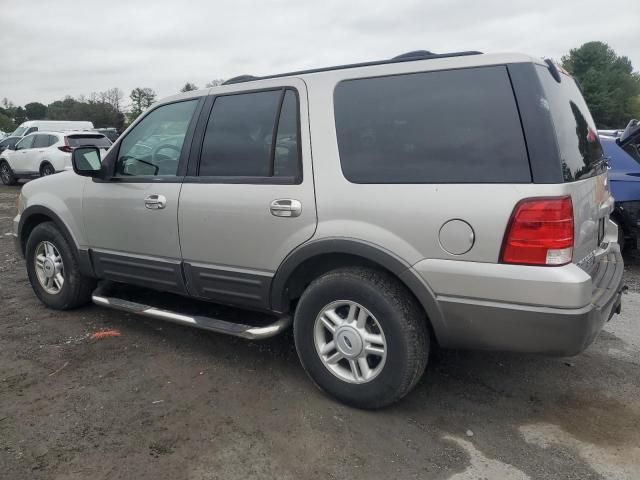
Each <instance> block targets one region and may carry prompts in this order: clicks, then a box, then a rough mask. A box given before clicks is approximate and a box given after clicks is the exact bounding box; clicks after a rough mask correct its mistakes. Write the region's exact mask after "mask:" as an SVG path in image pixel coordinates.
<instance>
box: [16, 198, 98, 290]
mask: <svg viewBox="0 0 640 480" xmlns="http://www.w3.org/2000/svg"><path fill="white" fill-rule="evenodd" d="M34 215H43V216H45V217H47V218H49V219H50V220H51V221H52V222H53V223H54V224H55V226H56V227H57V228H58V230H60V232H61V233H62V235H63V236H64V238H65V239H66V240H67V242H69V245H71V247H72V248H73V249H74V251H75V252H76V259H77V260H78V266H79V268H80V272H81V273H82V274H83V275H86V276H89V277H95V273H94V271H93V265H92V263H91V256H90V255H89V251H88V250H85V249H81V248H80V247H79V246H78V242H76V239H75V238H74V237H73V235H72V234H71V231H70V230H69V228H67V225H66V224H65V223H64V221H63V220H62V219H61V218H60V216H59V215H58V214H57V213H55V212H54V211H53V210H51V209H50V208H47V207H45V206H42V205H31V206H30V207H27V208H25V209H24V210H23V211H22V213H21V214H20V222H19V223H18V245H19V246H20V253H21V254H22V256H23V257H24V256H25V251H24V247H25V245H26V240H27V239H26V238H23V232H24V226H25V224H26V223H27V222H28V220H29V219H30V218H31V217H33V216H34Z"/></svg>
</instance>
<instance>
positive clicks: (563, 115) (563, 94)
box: [536, 65, 603, 182]
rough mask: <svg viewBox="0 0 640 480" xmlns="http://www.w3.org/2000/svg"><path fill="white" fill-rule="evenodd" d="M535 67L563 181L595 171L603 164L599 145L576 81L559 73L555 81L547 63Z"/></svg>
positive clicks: (569, 180) (594, 126)
mask: <svg viewBox="0 0 640 480" xmlns="http://www.w3.org/2000/svg"><path fill="white" fill-rule="evenodd" d="M536 68H538V76H539V77H540V81H541V82H542V88H543V89H544V93H545V95H546V97H547V98H546V105H545V106H547V107H548V108H549V111H550V112H551V119H552V120H553V127H554V129H555V132H556V137H557V139H558V149H559V151H560V157H561V161H562V173H563V176H564V180H565V182H573V181H575V180H581V179H583V178H588V177H592V176H594V175H597V174H598V173H599V172H600V168H601V167H602V162H601V160H602V158H603V153H602V146H601V145H600V140H599V139H598V134H597V131H596V125H595V123H594V121H593V118H591V113H590V112H589V108H588V107H587V104H586V103H585V101H584V98H582V94H581V93H580V90H579V89H578V85H577V84H576V82H575V81H574V80H573V78H571V77H569V76H567V75H562V74H561V75H560V77H561V81H560V83H558V82H556V81H555V79H554V78H553V77H552V76H551V74H550V73H549V69H548V68H547V67H543V66H541V65H538V66H537V67H536Z"/></svg>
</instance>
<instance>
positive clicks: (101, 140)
mask: <svg viewBox="0 0 640 480" xmlns="http://www.w3.org/2000/svg"><path fill="white" fill-rule="evenodd" d="M67 141H68V142H69V146H70V147H109V146H111V140H109V139H108V138H107V137H105V136H104V135H69V136H68V137H67Z"/></svg>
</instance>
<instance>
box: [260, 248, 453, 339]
mask: <svg viewBox="0 0 640 480" xmlns="http://www.w3.org/2000/svg"><path fill="white" fill-rule="evenodd" d="M331 253H336V254H348V255H353V256H357V257H361V258H364V259H366V260H369V261H371V262H374V263H376V264H378V265H380V266H381V267H383V268H385V269H386V270H389V271H390V272H391V273H393V274H394V275H395V276H396V277H398V279H399V280H400V281H401V282H402V283H403V284H404V285H405V286H406V287H407V288H408V289H409V290H410V291H411V293H412V294H413V295H414V296H415V297H416V298H417V299H418V301H419V302H420V304H421V305H422V307H423V309H424V311H425V313H426V314H427V316H428V318H429V321H430V322H431V326H432V327H433V329H434V333H435V334H436V337H438V336H439V333H444V332H445V325H444V320H443V316H442V311H441V310H440V307H439V306H438V302H437V301H436V296H435V294H434V292H433V290H432V289H431V288H430V287H429V285H428V284H427V283H426V282H425V281H424V280H423V279H422V277H420V276H419V274H418V273H417V272H416V271H415V270H413V269H412V268H411V265H410V264H409V263H407V262H406V261H404V260H403V259H401V258H400V257H398V256H397V255H395V254H394V253H392V252H390V251H389V250H387V249H385V248H383V247H381V246H378V245H376V244H373V243H370V242H366V241H363V240H359V239H355V238H348V237H329V238H323V239H320V240H313V241H311V242H308V243H304V244H302V245H300V246H299V247H297V248H296V249H295V250H293V251H292V252H291V253H290V254H289V255H288V256H287V257H286V258H285V259H284V260H283V261H282V263H281V264H280V266H279V267H278V270H277V271H276V273H275V275H274V277H273V279H272V282H271V297H270V298H271V309H272V310H273V311H276V312H284V311H286V310H287V309H288V307H289V306H288V299H287V291H286V285H287V282H288V280H289V278H290V276H291V275H292V274H293V272H295V270H296V269H297V268H298V267H299V266H300V265H302V264H303V263H304V262H305V261H307V260H309V259H311V258H313V257H317V256H319V255H325V254H331Z"/></svg>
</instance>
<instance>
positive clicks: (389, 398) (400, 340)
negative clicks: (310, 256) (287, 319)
mask: <svg viewBox="0 0 640 480" xmlns="http://www.w3.org/2000/svg"><path fill="white" fill-rule="evenodd" d="M426 322H427V320H426V318H425V315H424V312H423V311H422V309H421V308H420V305H419V304H418V303H417V301H416V300H415V298H414V297H413V296H412V295H411V294H410V292H408V291H407V289H406V288H405V287H404V286H403V285H402V284H401V283H400V282H399V281H398V280H397V279H395V278H394V277H392V276H391V275H389V274H387V273H384V272H378V271H375V270H369V269H364V268H350V269H342V270H336V271H333V272H329V273H327V274H325V275H323V276H322V277H320V278H318V279H317V280H315V281H314V282H312V283H311V285H309V287H308V288H307V289H306V290H305V291H304V293H303V294H302V297H301V298H300V301H299V303H298V306H297V309H296V313H295V317H294V337H295V343H296V349H297V351H298V355H299V356H300V360H301V362H302V365H303V366H304V368H305V370H306V371H307V373H308V374H309V376H310V377H311V378H312V380H313V381H314V382H315V383H316V384H317V385H318V386H319V387H320V388H321V389H322V390H324V391H326V392H328V393H329V394H331V395H333V396H334V397H336V398H338V399H339V400H341V401H342V402H344V403H347V404H349V405H353V406H356V407H360V408H380V407H384V406H386V405H389V404H391V403H393V402H395V401H397V400H399V399H400V398H402V397H403V396H405V395H406V394H407V393H408V392H409V391H411V389H412V388H413V387H414V385H415V384H416V383H417V381H418V380H419V379H420V377H421V376H422V374H423V372H424V369H425V367H426V364H427V358H428V355H429V333H428V329H427V324H426Z"/></svg>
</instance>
